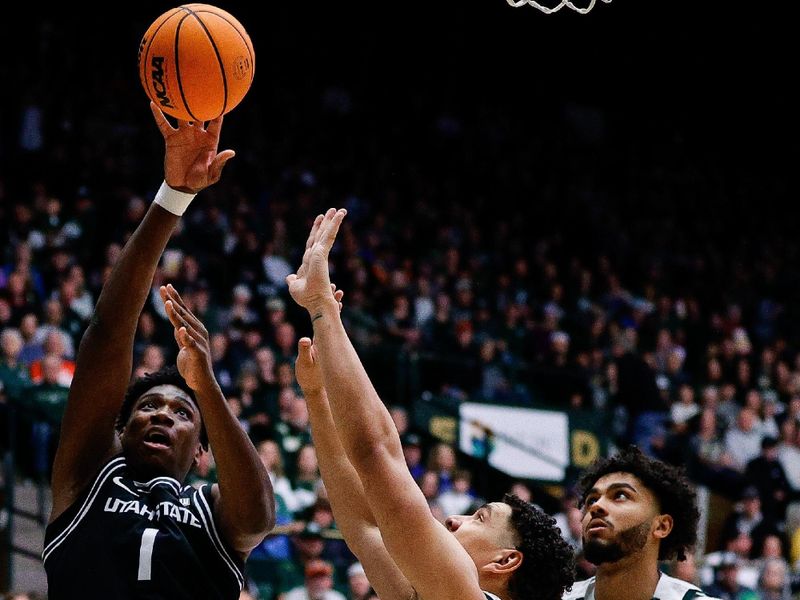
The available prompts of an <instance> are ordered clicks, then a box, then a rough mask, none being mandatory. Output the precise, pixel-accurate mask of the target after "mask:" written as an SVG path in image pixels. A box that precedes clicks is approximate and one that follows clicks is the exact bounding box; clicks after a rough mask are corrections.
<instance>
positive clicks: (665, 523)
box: [653, 515, 673, 540]
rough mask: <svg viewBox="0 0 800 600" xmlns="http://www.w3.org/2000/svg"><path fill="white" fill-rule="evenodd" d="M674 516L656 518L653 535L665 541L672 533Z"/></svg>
mask: <svg viewBox="0 0 800 600" xmlns="http://www.w3.org/2000/svg"><path fill="white" fill-rule="evenodd" d="M672 525H673V521H672V515H658V516H657V517H656V518H655V524H654V527H653V535H654V536H656V537H657V538H658V539H660V540H663V539H664V538H665V537H667V536H668V535H669V534H670V532H671V531H672Z"/></svg>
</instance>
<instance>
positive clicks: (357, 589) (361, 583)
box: [347, 562, 370, 600]
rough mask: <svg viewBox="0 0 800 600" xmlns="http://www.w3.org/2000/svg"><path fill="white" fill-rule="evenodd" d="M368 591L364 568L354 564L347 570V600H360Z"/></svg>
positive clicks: (368, 585)
mask: <svg viewBox="0 0 800 600" xmlns="http://www.w3.org/2000/svg"><path fill="white" fill-rule="evenodd" d="M369 591H370V584H369V580H368V579H367V574H366V573H364V567H363V566H361V563H359V562H356V563H353V564H352V565H350V567H349V568H348V569H347V600H362V599H363V598H365V597H366V595H367V594H368V593H369Z"/></svg>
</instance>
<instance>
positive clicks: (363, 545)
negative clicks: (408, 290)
mask: <svg viewBox="0 0 800 600" xmlns="http://www.w3.org/2000/svg"><path fill="white" fill-rule="evenodd" d="M336 294H337V300H339V299H340V298H341V291H336ZM295 376H296V377H297V383H298V384H300V387H301V388H302V390H303V395H304V396H305V398H306V402H307V404H308V414H309V417H310V420H311V436H312V437H313V439H314V446H315V447H316V449H317V459H318V460H319V470H320V473H322V480H323V482H324V483H325V489H326V490H327V492H328V498H329V499H330V501H331V507H332V508H333V516H334V518H335V519H336V524H337V526H338V527H339V529H340V530H341V531H342V535H343V536H344V540H345V542H347V545H348V547H349V548H350V550H352V551H353V554H355V555H356V556H357V557H358V559H359V560H360V561H361V564H362V565H363V566H364V572H365V573H366V574H367V579H369V581H370V584H372V587H373V588H374V589H375V591H376V592H377V593H378V597H379V598H380V599H381V600H409V599H410V598H412V597H413V595H414V589H413V588H412V587H411V584H410V583H409V582H408V579H406V577H405V576H404V575H403V573H402V572H401V571H400V569H399V568H398V567H397V565H396V564H395V562H394V560H392V557H391V556H390V555H389V552H388V551H387V550H386V546H384V544H383V538H381V533H380V530H379V529H378V526H377V523H376V521H375V517H374V516H373V515H372V511H371V510H370V508H369V504H368V502H367V497H366V495H365V494H364V487H363V486H362V485H361V480H360V479H359V478H358V474H357V473H356V471H355V469H353V465H351V464H350V461H348V460H347V455H346V454H345V451H344V448H342V444H341V442H340V441H339V437H338V435H337V434H336V427H335V426H334V423H333V416H332V415H331V410H330V407H329V406H328V396H327V394H326V393H325V388H324V386H323V385H322V372H321V371H320V368H319V362H318V361H317V359H316V352H315V349H314V346H313V345H312V343H311V340H310V339H309V338H307V337H304V338H301V339H300V341H299V343H298V348H297V362H296V363H295Z"/></svg>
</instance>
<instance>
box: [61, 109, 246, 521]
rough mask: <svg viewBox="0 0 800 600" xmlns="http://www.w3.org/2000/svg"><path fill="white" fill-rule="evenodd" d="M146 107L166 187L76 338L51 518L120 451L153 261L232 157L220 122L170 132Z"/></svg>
mask: <svg viewBox="0 0 800 600" xmlns="http://www.w3.org/2000/svg"><path fill="white" fill-rule="evenodd" d="M150 108H151V110H152V112H153V117H154V118H155V121H156V124H157V126H158V128H159V130H160V131H161V134H162V135H163V136H164V141H165V146H166V151H165V156H164V181H165V185H163V186H162V188H161V190H159V194H158V196H157V197H156V201H155V202H154V204H153V205H151V206H150V209H149V210H148V211H147V214H146V215H145V217H144V219H142V222H141V223H140V224H139V226H138V227H137V228H136V231H134V233H133V235H132V236H131V238H130V239H129V240H128V242H127V243H126V244H125V247H124V248H123V250H122V253H121V255H120V257H119V259H118V260H117V263H116V264H115V265H114V269H113V270H112V272H111V275H110V277H109V279H108V281H107V282H106V284H105V285H104V287H103V290H102V292H101V294H100V298H99V299H98V301H97V305H96V307H95V311H94V314H93V315H92V319H91V322H90V323H89V326H88V327H87V329H86V332H85V333H84V335H83V339H82V340H81V344H80V347H79V350H78V356H77V365H76V368H75V376H74V378H73V381H72V386H71V388H70V393H69V400H68V401H67V408H66V411H65V414H64V419H63V422H62V425H61V435H60V439H59V446H58V450H57V452H56V457H55V462H54V464H53V477H52V491H53V510H52V512H51V515H50V518H51V520H52V519H55V518H56V517H57V516H58V515H59V514H61V513H62V512H63V511H64V510H65V509H66V508H67V507H68V506H70V504H72V503H73V502H74V500H75V499H76V498H77V496H78V494H80V492H81V491H82V490H83V488H84V487H85V486H86V485H87V483H88V482H89V481H90V480H91V478H92V477H93V476H94V475H95V474H96V472H97V469H98V468H99V467H100V465H101V464H102V463H103V462H104V461H105V460H107V459H108V458H109V456H110V455H112V454H113V453H115V452H118V451H119V449H120V445H119V440H118V439H117V436H116V432H115V428H114V425H115V422H116V419H117V413H118V412H119V409H120V407H121V405H122V400H123V397H124V394H125V390H126V388H127V386H128V383H129V381H130V377H131V369H132V360H133V358H132V356H133V341H134V335H135V332H136V324H137V321H138V319H139V314H140V313H141V311H142V308H143V307H144V303H145V300H146V299H147V295H148V292H149V290H150V286H151V284H152V281H153V275H154V274H155V270H156V267H157V265H158V261H159V259H160V257H161V254H162V253H163V251H164V248H165V246H166V245H167V241H168V240H169V238H170V236H171V235H172V232H173V230H174V229H175V225H176V224H177V223H178V219H179V215H180V213H181V212H182V209H185V208H186V205H187V204H188V203H189V201H190V200H191V198H192V197H193V195H194V194H196V193H197V192H199V191H200V190H202V189H204V188H205V187H207V186H209V185H211V184H213V183H215V182H217V181H218V180H219V178H220V175H221V173H222V168H223V166H224V165H225V163H226V162H227V161H228V159H230V158H231V157H232V156H233V155H234V152H233V151H232V150H225V151H224V152H220V153H217V144H218V142H219V134H220V129H221V126H222V117H220V118H219V119H216V120H214V121H211V122H210V123H209V125H208V127H207V128H204V127H203V126H202V124H197V125H190V124H188V123H184V122H179V123H178V127H177V128H173V127H172V126H171V125H170V123H169V121H168V120H167V118H166V117H165V116H164V115H163V113H162V112H161V111H160V110H159V109H158V108H157V107H156V105H155V104H153V103H152V102H151V103H150ZM165 207H166V208H165Z"/></svg>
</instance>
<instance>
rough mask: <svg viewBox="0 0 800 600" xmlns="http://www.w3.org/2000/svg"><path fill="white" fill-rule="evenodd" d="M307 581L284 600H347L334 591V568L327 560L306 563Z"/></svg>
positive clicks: (284, 597)
mask: <svg viewBox="0 0 800 600" xmlns="http://www.w3.org/2000/svg"><path fill="white" fill-rule="evenodd" d="M303 573H304V576H305V581H304V584H303V585H302V586H298V587H295V588H293V589H291V590H289V591H288V592H286V594H285V595H284V596H283V600H347V598H345V597H344V596H343V595H342V594H340V593H339V592H337V591H336V590H334V589H333V566H332V565H331V564H330V563H329V562H328V561H326V560H322V559H320V558H315V559H313V560H310V561H309V562H307V563H306V565H305V568H304V570H303Z"/></svg>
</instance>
